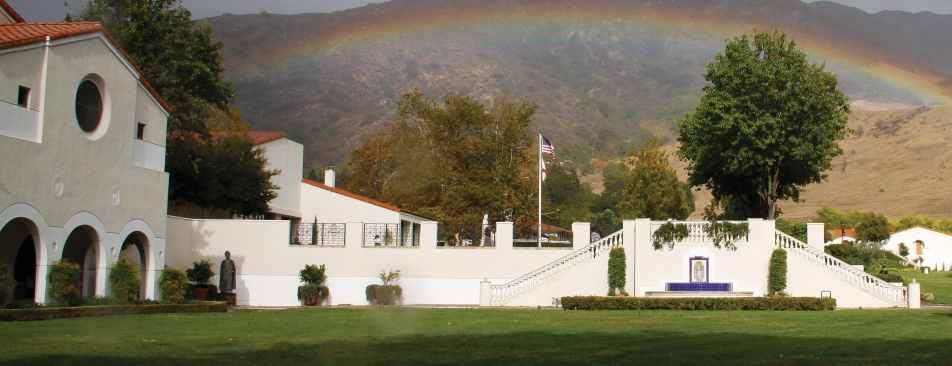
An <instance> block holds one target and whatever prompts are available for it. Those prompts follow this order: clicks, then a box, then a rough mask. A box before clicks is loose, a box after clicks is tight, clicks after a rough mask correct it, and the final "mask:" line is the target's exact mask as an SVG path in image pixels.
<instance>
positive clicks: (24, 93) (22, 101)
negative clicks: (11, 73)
mask: <svg viewBox="0 0 952 366" xmlns="http://www.w3.org/2000/svg"><path fill="white" fill-rule="evenodd" d="M17 105H18V106H21V107H23V108H29V107H30V88H27V87H25V86H23V85H20V92H19V93H18V94H17Z"/></svg>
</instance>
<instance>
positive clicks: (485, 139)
mask: <svg viewBox="0 0 952 366" xmlns="http://www.w3.org/2000/svg"><path fill="white" fill-rule="evenodd" d="M397 107H398V116H399V120H398V121H397V123H396V124H395V125H393V126H392V127H391V128H390V130H389V131H388V132H386V133H379V134H376V135H375V136H372V137H370V138H369V139H368V140H367V141H366V142H364V143H363V144H362V145H360V146H358V147H357V148H356V149H354V150H353V152H352V153H351V164H350V166H351V167H352V172H353V178H352V179H351V181H350V183H349V184H348V186H347V188H348V189H349V190H351V191H353V192H358V193H360V194H364V195H367V196H369V197H371V198H375V199H379V200H382V201H386V202H390V203H392V204H395V205H398V206H400V207H405V208H408V209H413V210H421V209H426V210H425V211H426V212H428V213H431V214H432V215H434V216H440V217H447V218H452V219H454V221H463V222H466V223H478V222H479V220H481V219H482V217H483V215H484V214H488V215H489V216H490V220H492V221H496V220H514V219H520V218H521V219H529V218H531V216H532V215H531V213H532V212H533V211H534V210H532V208H533V205H532V203H533V202H534V201H533V200H534V199H535V192H534V191H535V189H534V187H535V184H534V183H535V164H534V159H533V154H532V151H531V150H532V149H531V147H532V142H533V139H532V138H531V137H530V136H529V133H528V130H527V128H528V127H529V125H530V124H531V122H532V115H533V114H534V113H535V111H536V109H537V106H536V105H535V104H534V103H531V102H529V101H527V100H521V101H513V100H510V99H509V98H508V97H505V96H503V97H499V98H496V99H495V100H494V102H493V104H492V105H491V106H489V107H486V106H484V105H483V104H481V103H479V102H477V101H475V100H473V99H471V98H469V97H465V96H461V95H459V94H455V93H449V94H446V96H445V97H444V98H443V100H442V103H441V102H439V101H436V100H432V99H428V98H425V97H424V96H423V95H422V94H421V93H420V92H419V91H416V90H414V91H413V92H411V93H407V94H404V95H403V97H402V98H400V99H399V100H398V101H397Z"/></svg>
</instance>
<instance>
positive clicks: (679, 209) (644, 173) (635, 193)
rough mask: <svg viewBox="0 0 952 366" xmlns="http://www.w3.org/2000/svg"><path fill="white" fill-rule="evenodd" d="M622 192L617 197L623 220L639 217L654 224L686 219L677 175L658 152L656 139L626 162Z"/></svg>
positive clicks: (681, 189) (663, 154)
mask: <svg viewBox="0 0 952 366" xmlns="http://www.w3.org/2000/svg"><path fill="white" fill-rule="evenodd" d="M623 166H624V171H625V176H626V178H627V179H626V181H627V182H626V184H625V188H624V189H622V190H621V191H620V192H618V193H616V194H618V195H620V196H621V197H620V201H619V203H618V210H619V212H620V213H621V216H622V217H623V218H627V219H634V218H639V217H644V218H650V219H654V220H663V219H669V218H676V219H678V220H683V219H685V218H687V217H688V215H689V214H690V212H689V211H688V203H687V197H686V196H685V193H684V188H683V186H682V184H681V181H679V180H678V173H677V172H676V171H675V170H674V168H672V167H671V165H669V164H668V154H667V153H666V152H664V151H663V150H661V146H660V145H659V144H658V138H657V137H653V138H651V139H649V140H648V141H647V142H646V143H645V147H644V148H642V149H641V151H639V152H638V153H637V154H635V153H634V152H632V153H631V155H630V156H629V157H628V158H627V159H625V162H624V165H623Z"/></svg>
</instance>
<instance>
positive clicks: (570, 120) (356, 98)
mask: <svg viewBox="0 0 952 366" xmlns="http://www.w3.org/2000/svg"><path fill="white" fill-rule="evenodd" d="M949 19H950V18H949V16H938V15H934V14H931V15H930V14H925V13H919V14H908V13H897V12H884V13H878V14H875V15H870V14H867V13H864V12H861V11H857V10H855V9H852V8H847V7H843V6H841V5H837V4H833V3H824V2H819V3H813V4H806V3H803V2H801V1H799V0H666V1H665V0H662V1H658V0H654V1H647V0H586V1H582V0H393V1H389V2H385V3H379V4H370V5H367V6H364V7H361V8H356V9H351V10H346V11H341V12H336V13H331V14H298V15H273V14H267V13H262V14H255V15H224V16H220V17H214V18H209V19H207V20H208V21H210V22H211V23H212V25H213V26H214V35H215V37H216V38H217V39H218V40H221V41H223V42H224V43H225V48H224V54H225V61H226V67H227V70H228V75H227V76H228V77H229V78H230V79H232V80H233V81H234V86H235V88H236V90H237V97H236V104H237V105H238V106H239V107H241V109H242V111H243V112H244V115H245V117H246V118H248V119H249V121H250V122H251V123H252V125H253V126H254V128H255V129H258V130H281V131H286V132H288V136H289V137H290V138H291V139H294V140H296V141H299V142H302V143H303V144H305V146H306V147H305V154H306V157H305V159H306V161H307V164H322V165H323V164H333V163H338V162H340V161H341V160H342V159H344V158H345V157H346V155H347V153H348V152H349V150H350V149H351V148H353V146H355V145H356V144H357V143H358V141H360V140H361V139H362V136H363V135H364V134H366V133H369V132H372V131H376V130H377V129H379V128H381V127H383V126H387V125H389V123H391V122H392V117H393V115H394V101H395V100H396V99H397V98H398V97H399V96H400V95H401V94H402V93H405V92H407V91H409V90H411V89H413V88H419V89H420V90H421V91H423V93H424V94H425V95H428V96H430V97H434V98H436V97H440V96H442V95H443V94H444V93H445V92H448V91H453V92H459V93H461V94H465V95H469V96H472V97H474V98H476V99H478V100H480V101H482V102H485V103H489V102H490V101H491V98H492V96H495V95H499V94H502V93H509V94H510V95H511V96H514V97H519V98H521V97H526V98H529V99H531V100H535V101H537V102H538V104H539V107H540V108H539V112H538V114H537V116H536V119H535V124H534V126H533V129H534V130H535V131H541V132H543V133H545V134H546V136H547V137H549V138H550V139H551V140H552V141H553V142H554V143H555V144H556V146H557V147H558V148H559V154H560V158H562V159H570V160H574V161H580V162H587V161H588V159H589V158H590V157H591V154H592V153H593V149H594V154H595V156H597V157H600V158H602V159H611V158H615V157H618V156H620V155H621V154H623V153H624V152H625V151H626V150H627V149H628V148H635V147H638V146H640V144H641V143H642V142H643V141H644V140H645V139H646V138H647V137H649V136H652V135H660V136H662V141H671V140H673V139H674V138H675V137H676V135H677V131H676V130H675V128H674V127H673V124H672V123H671V122H672V121H673V120H674V119H676V118H678V117H679V116H681V115H683V114H684V113H686V112H690V111H691V110H692V109H693V107H694V106H695V105H696V103H697V101H698V99H699V97H700V93H701V87H702V86H703V85H704V84H703V83H704V81H703V79H702V78H701V76H700V75H701V73H702V72H703V70H704V65H705V64H706V62H707V61H708V60H712V59H713V58H714V55H715V54H717V53H718V52H722V51H723V47H724V40H725V39H727V38H730V37H733V36H735V35H738V34H741V33H744V32H748V33H749V32H750V31H751V30H752V29H753V28H754V27H757V28H758V29H774V28H779V29H781V30H782V31H784V32H786V33H788V34H789V35H791V36H792V37H793V38H794V39H795V40H796V41H797V43H798V44H799V45H800V46H801V47H803V48H804V49H805V50H806V51H807V53H808V55H809V56H811V57H812V58H813V59H816V60H821V61H828V63H827V67H828V69H829V70H831V71H834V72H836V73H837V74H838V75H839V77H840V81H841V83H842V85H843V87H844V90H845V91H846V92H847V94H848V95H849V96H850V97H851V98H853V99H863V100H870V101H874V102H884V103H901V104H906V105H925V104H932V103H935V102H945V101H948V100H949V99H950V96H952V93H950V92H949V86H950V85H952V84H950V83H949V82H948V80H952V77H950V75H952V63H949V62H943V60H949V59H952V58H950V57H949V56H950V53H952V44H950V42H952V41H950V38H952V37H949V36H948V35H949V34H950V30H949V25H950V23H952V22H950V20H949ZM943 83H944V84H943ZM943 93H945V95H943ZM853 164H858V163H853Z"/></svg>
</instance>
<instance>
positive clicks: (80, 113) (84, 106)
mask: <svg viewBox="0 0 952 366" xmlns="http://www.w3.org/2000/svg"><path fill="white" fill-rule="evenodd" d="M101 118H102V94H100V93H99V87H97V86H96V83H93V82H92V81H90V80H86V81H83V82H82V83H81V84H79V90H77V91H76V121H77V122H79V128H82V129H83V131H86V132H93V131H95V130H96V127H99V120H100V119H101Z"/></svg>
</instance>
